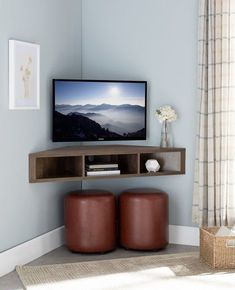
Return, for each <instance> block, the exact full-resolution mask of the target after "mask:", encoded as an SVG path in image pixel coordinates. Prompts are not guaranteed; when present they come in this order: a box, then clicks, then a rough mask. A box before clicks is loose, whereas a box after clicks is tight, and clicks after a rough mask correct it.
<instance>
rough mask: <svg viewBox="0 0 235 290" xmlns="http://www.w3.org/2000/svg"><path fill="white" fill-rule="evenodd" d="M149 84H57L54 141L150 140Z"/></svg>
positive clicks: (67, 81)
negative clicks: (147, 135) (147, 134)
mask: <svg viewBox="0 0 235 290" xmlns="http://www.w3.org/2000/svg"><path fill="white" fill-rule="evenodd" d="M146 96H147V82H145V81H104V80H102V81H100V80H65V79H54V80H53V141H54V142H64V141H112V140H145V139H146Z"/></svg>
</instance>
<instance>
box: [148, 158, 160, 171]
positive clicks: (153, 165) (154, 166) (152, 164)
mask: <svg viewBox="0 0 235 290" xmlns="http://www.w3.org/2000/svg"><path fill="white" fill-rule="evenodd" d="M145 167H146V169H147V170H148V172H157V171H159V169H160V164H159V163H158V161H157V160H156V159H149V160H147V161H146V163H145Z"/></svg>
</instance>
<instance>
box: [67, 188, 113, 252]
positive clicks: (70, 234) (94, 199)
mask: <svg viewBox="0 0 235 290" xmlns="http://www.w3.org/2000/svg"><path fill="white" fill-rule="evenodd" d="M115 211H116V209H115V197H114V195H113V194H112V193H110V192H107V191H100V190H83V191H76V192H71V193H69V194H68V195H67V196H66V197H65V199H64V215H65V216H64V217H65V241H66V245H67V247H68V248H69V249H70V250H71V251H74V252H81V253H99V252H102V253H103V252H108V251H111V250H113V249H114V248H115V244H116V237H115V234H116V231H115V227H116V220H115Z"/></svg>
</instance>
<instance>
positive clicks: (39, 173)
mask: <svg viewBox="0 0 235 290" xmlns="http://www.w3.org/2000/svg"><path fill="white" fill-rule="evenodd" d="M81 176H82V157H81V156H66V157H38V158H37V162H36V179H46V178H63V177H81Z"/></svg>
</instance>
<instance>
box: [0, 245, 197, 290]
mask: <svg viewBox="0 0 235 290" xmlns="http://www.w3.org/2000/svg"><path fill="white" fill-rule="evenodd" d="M189 251H198V247H192V246H183V245H169V246H168V247H167V248H166V249H164V250H161V251H158V252H156V251H147V252H146V251H128V250H125V249H122V248H117V249H116V250H115V251H112V252H110V253H106V254H75V253H71V252H70V251H68V250H67V248H66V247H60V248H58V249H56V250H54V251H52V252H50V253H48V254H46V255H44V256H42V257H40V258H38V259H37V260H35V261H33V262H31V263H29V265H48V264H56V263H57V264H58V263H76V262H83V261H94V260H105V259H117V258H128V257H139V256H144V255H156V254H159V255H162V254H171V253H183V252H189ZM0 290H23V286H22V284H21V282H20V279H19V278H18V275H17V273H16V272H15V271H14V272H12V273H10V274H8V275H5V276H3V277H1V278H0Z"/></svg>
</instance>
